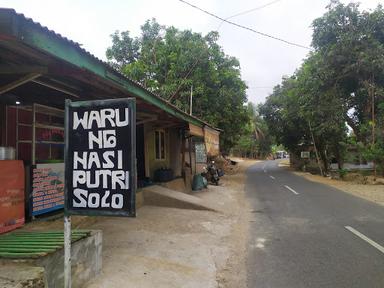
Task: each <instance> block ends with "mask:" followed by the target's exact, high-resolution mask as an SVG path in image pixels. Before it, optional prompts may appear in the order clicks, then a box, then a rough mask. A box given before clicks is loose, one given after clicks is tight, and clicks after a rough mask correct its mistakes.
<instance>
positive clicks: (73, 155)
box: [65, 98, 136, 217]
mask: <svg viewBox="0 0 384 288" xmlns="http://www.w3.org/2000/svg"><path fill="white" fill-rule="evenodd" d="M65 108H66V110H65V115H66V122H65V145H66V146H65V163H66V166H65V172H66V175H67V177H66V183H65V184H66V190H65V211H66V213H67V215H72V214H78V215H105V216H132V217H133V216H135V215H136V209H135V194H136V167H135V165H134V163H135V159H136V147H135V144H136V115H135V113H136V106H135V100H134V99H131V98H128V99H113V100H97V101H79V102H71V101H66V107H65Z"/></svg>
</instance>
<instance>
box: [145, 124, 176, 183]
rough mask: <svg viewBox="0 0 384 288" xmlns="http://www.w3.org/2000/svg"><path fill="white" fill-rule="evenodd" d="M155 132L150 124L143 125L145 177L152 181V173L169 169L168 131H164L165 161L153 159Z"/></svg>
mask: <svg viewBox="0 0 384 288" xmlns="http://www.w3.org/2000/svg"><path fill="white" fill-rule="evenodd" d="M155 131H156V129H155V128H153V127H152V125H151V124H145V125H144V133H145V146H146V147H145V148H146V149H145V150H146V153H145V156H146V157H145V162H146V165H145V166H146V174H147V175H146V176H147V177H150V178H151V179H153V176H154V173H155V171H156V170H157V169H160V168H170V159H169V155H170V151H169V130H168V129H165V130H164V132H165V159H164V160H159V159H156V157H155V153H156V152H155V151H156V150H155Z"/></svg>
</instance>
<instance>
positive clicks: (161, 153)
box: [155, 130, 165, 160]
mask: <svg viewBox="0 0 384 288" xmlns="http://www.w3.org/2000/svg"><path fill="white" fill-rule="evenodd" d="M155 157H156V160H165V132H164V131H161V130H157V131H155Z"/></svg>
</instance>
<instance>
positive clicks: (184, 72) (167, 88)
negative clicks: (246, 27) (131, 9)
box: [106, 19, 249, 152]
mask: <svg viewBox="0 0 384 288" xmlns="http://www.w3.org/2000/svg"><path fill="white" fill-rule="evenodd" d="M111 37H112V46H111V47H110V48H108V49H107V52H106V55H107V58H108V60H109V61H110V62H111V64H112V65H114V66H115V67H117V68H118V69H120V71H121V72H123V73H124V74H125V75H127V76H128V77H130V78H131V79H133V80H135V81H137V82H139V83H141V84H142V85H144V86H145V87H146V88H147V89H149V90H150V91H152V92H154V93H156V94H158V95H160V96H161V97H163V98H165V99H170V101H171V102H172V103H173V104H175V105H176V106H177V107H179V108H180V109H182V110H184V111H189V97H190V89H191V86H192V87H193V115H195V116H197V117H199V118H201V119H203V120H205V121H207V122H208V123H210V124H212V125H213V126H216V127H218V128H220V129H222V130H223V131H224V132H223V133H222V134H221V137H220V140H221V148H222V150H223V151H224V152H227V151H228V150H229V148H231V147H232V146H233V145H234V144H235V143H236V142H237V141H238V139H239V138H240V136H241V135H242V134H243V131H244V127H245V126H246V123H247V122H248V121H249V116H248V113H247V110H246V108H245V107H244V105H243V104H244V103H245V102H246V101H247V98H246V93H245V90H246V88H247V87H246V85H245V83H244V81H243V80H242V79H241V75H240V64H239V61H238V60H237V59H236V58H234V57H230V56H228V55H225V54H224V52H223V51H222V49H221V47H220V46H219V45H218V43H217V41H218V37H219V35H218V33H217V32H210V33H208V34H207V35H205V36H203V35H201V34H199V33H194V32H192V31H190V30H179V29H177V28H175V27H172V26H171V27H166V26H162V25H160V24H159V23H157V22H156V20H155V19H152V20H148V21H146V22H145V24H144V25H143V26H141V36H140V37H136V38H132V37H130V36H129V32H128V31H126V32H121V33H119V32H118V31H117V32H115V33H114V34H113V35H111Z"/></svg>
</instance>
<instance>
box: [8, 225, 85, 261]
mask: <svg viewBox="0 0 384 288" xmlns="http://www.w3.org/2000/svg"><path fill="white" fill-rule="evenodd" d="M90 233H91V232H90V231H89V230H73V231H72V242H75V241H78V240H80V239H82V238H85V237H87V236H89V235H90ZM63 246H64V233H63V231H44V232H40V231H28V232H27V231H25V232H12V233H8V234H4V235H0V258H12V259H20V258H38V257H42V256H46V255H48V254H49V253H53V252H55V251H56V250H58V249H61V248H63Z"/></svg>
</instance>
